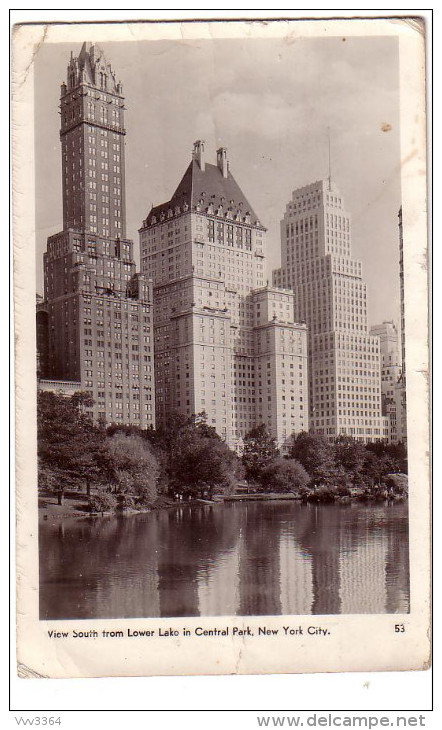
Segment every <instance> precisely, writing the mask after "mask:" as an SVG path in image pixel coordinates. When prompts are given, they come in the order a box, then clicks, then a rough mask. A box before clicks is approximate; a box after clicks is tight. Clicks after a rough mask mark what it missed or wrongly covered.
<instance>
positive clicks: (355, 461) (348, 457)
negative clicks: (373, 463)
mask: <svg viewBox="0 0 442 730" xmlns="http://www.w3.org/2000/svg"><path fill="white" fill-rule="evenodd" d="M334 456H335V464H336V467H337V468H338V469H340V470H341V471H342V472H343V473H344V474H345V477H346V479H347V480H348V481H350V482H352V484H359V483H360V482H361V476H362V472H363V470H364V465H365V461H366V457H367V450H366V448H365V446H364V444H363V443H361V442H360V441H356V439H354V438H352V437H351V436H339V437H338V438H337V439H336V441H335V443H334Z"/></svg>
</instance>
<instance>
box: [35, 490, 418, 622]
mask: <svg viewBox="0 0 442 730" xmlns="http://www.w3.org/2000/svg"><path fill="white" fill-rule="evenodd" d="M407 516H408V507H407V504H391V505H387V504H381V505H378V504H377V505H369V506H367V505H364V504H351V505H318V506H317V505H312V504H307V505H305V504H300V503H298V502H276V501H275V502H252V503H244V502H243V503H238V502H237V503H227V504H219V505H214V506H209V505H198V506H184V507H177V508H173V509H171V510H164V511H158V512H152V513H149V514H140V515H133V516H128V517H104V518H87V519H74V518H72V519H66V520H64V521H60V520H53V521H51V519H49V520H47V521H42V522H41V525H40V556H41V557H40V617H41V619H73V618H80V619H81V618H136V617H139V618H141V617H155V616H162V617H166V616H200V615H201V616H220V615H241V616H247V615H256V616H257V615H279V614H337V613H345V614H348V613H403V612H408V611H409V573H408V519H407Z"/></svg>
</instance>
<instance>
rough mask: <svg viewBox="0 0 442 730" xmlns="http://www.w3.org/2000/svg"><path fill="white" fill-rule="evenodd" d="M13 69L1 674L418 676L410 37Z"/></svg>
mask: <svg viewBox="0 0 442 730" xmlns="http://www.w3.org/2000/svg"><path fill="white" fill-rule="evenodd" d="M12 53H13V57H12V71H13V76H12V79H13V163H14V165H13V235H14V286H15V292H14V302H15V322H16V381H15V388H16V411H17V416H16V423H17V437H16V438H17V445H16V454H17V457H16V459H17V545H16V548H17V606H18V611H17V642H18V656H17V666H18V673H19V674H20V676H23V677H54V678H70V677H100V676H146V675H147V676H148V675H167V674H182V675H185V674H188V675H195V674H231V673H238V674H247V673H249V674H252V673H253V674H264V673H302V672H342V671H361V670H364V671H376V670H377V671H381V670H411V669H424V668H427V667H428V666H429V656H430V638H429V637H430V610H429V604H430V538H429V534H430V529H429V526H430V486H429V397H428V324H427V317H428V297H427V292H428V280H427V279H428V270H427V226H426V199H427V198H426V196H427V193H426V134H425V128H426V118H425V22H424V20H422V19H419V18H399V19H398V18H396V19H388V18H379V19H376V18H367V19H348V20H323V21H322V20H315V21H311V20H310V21H309V20H284V21H282V20H281V21H276V20H275V21H268V22H262V21H248V22H236V21H232V22H222V21H211V22H200V21H199V22H172V23H162V22H153V23H152V22H150V23H144V22H139V23H100V24H92V23H71V24H68V23H67V24H63V23H58V24H57V23H54V24H46V25H43V24H42V25H38V24H29V25H27V24H23V25H17V26H15V27H14V30H13V44H12Z"/></svg>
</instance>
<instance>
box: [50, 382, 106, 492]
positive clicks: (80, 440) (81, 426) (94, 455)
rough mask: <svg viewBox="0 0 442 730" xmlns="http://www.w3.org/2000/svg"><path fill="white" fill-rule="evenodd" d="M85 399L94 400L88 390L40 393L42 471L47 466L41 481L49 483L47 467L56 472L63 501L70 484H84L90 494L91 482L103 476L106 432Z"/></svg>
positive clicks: (56, 487) (54, 474)
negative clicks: (101, 461)
mask: <svg viewBox="0 0 442 730" xmlns="http://www.w3.org/2000/svg"><path fill="white" fill-rule="evenodd" d="M82 395H84V398H82V397H81V396H82ZM85 403H88V404H90V400H89V396H88V395H87V394H76V397H75V398H74V397H73V398H63V397H61V396H58V395H56V394H55V393H46V392H43V393H39V394H38V401H37V438H38V458H39V468H40V472H41V471H42V470H43V473H42V474H41V475H40V476H39V485H43V484H46V485H48V484H49V482H48V479H47V475H46V476H45V471H50V472H52V474H53V477H54V479H56V481H57V485H56V486H54V484H53V488H54V489H55V491H57V492H58V495H59V503H61V501H60V499H61V498H62V495H63V492H64V490H65V487H66V485H67V484H69V483H71V484H73V485H78V484H79V483H80V484H84V485H85V486H86V491H87V493H88V494H90V488H91V483H92V482H93V481H95V480H97V479H99V478H100V476H101V474H100V466H99V454H100V452H101V449H102V446H103V441H104V433H103V431H102V430H100V429H99V428H97V427H96V426H95V425H94V423H93V421H92V419H91V418H90V416H89V415H87V414H86V413H84V408H83V406H84V404H85ZM60 495H61V496H60Z"/></svg>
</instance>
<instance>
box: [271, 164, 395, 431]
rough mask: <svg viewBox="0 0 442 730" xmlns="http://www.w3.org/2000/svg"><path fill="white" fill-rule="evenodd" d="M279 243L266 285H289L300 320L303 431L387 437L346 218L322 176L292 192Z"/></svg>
mask: <svg viewBox="0 0 442 730" xmlns="http://www.w3.org/2000/svg"><path fill="white" fill-rule="evenodd" d="M281 241H282V251H281V261H282V265H281V268H280V269H277V270H276V271H274V273H273V283H274V284H275V285H277V286H283V287H290V288H293V291H294V296H295V316H296V317H297V318H298V319H301V320H304V321H305V322H306V323H307V325H308V337H309V389H310V391H309V402H310V427H311V430H313V431H314V432H316V433H319V434H324V435H325V436H326V437H328V438H330V439H334V438H336V437H337V436H340V435H349V436H353V437H355V438H357V439H358V440H361V441H379V440H383V439H386V438H388V422H387V420H386V419H384V418H383V417H382V414H381V373H380V352H379V340H378V338H377V337H372V336H370V334H369V333H368V328H367V294H366V285H365V282H364V280H363V278H362V264H361V262H360V261H356V260H355V259H353V257H352V253H351V229H350V216H349V214H348V213H347V211H346V210H345V208H344V202H343V199H342V196H341V194H340V193H339V191H338V189H337V188H336V186H335V185H334V184H333V183H332V182H331V180H330V179H328V180H321V181H319V182H315V183H313V184H311V185H307V186H305V187H302V188H299V189H297V190H295V191H294V192H293V194H292V199H291V200H290V202H289V203H288V204H287V207H286V212H285V215H284V218H283V220H282V221H281Z"/></svg>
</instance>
